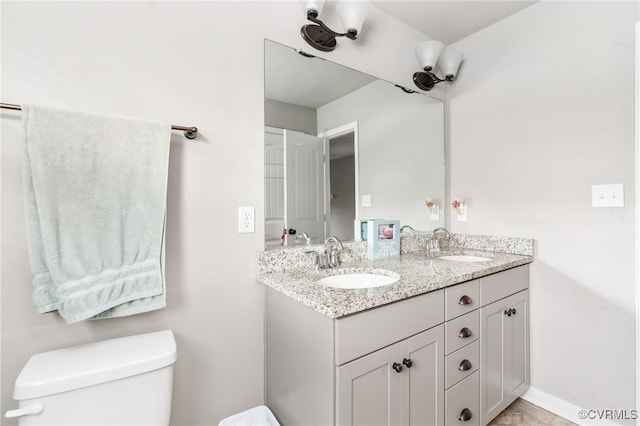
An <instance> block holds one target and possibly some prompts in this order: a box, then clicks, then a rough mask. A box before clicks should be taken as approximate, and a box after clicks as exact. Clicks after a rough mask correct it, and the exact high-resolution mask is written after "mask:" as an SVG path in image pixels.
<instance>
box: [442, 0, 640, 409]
mask: <svg viewBox="0 0 640 426" xmlns="http://www.w3.org/2000/svg"><path fill="white" fill-rule="evenodd" d="M639 17H640V13H639V11H638V3H637V2H612V1H609V2H549V1H543V2H541V3H538V4H536V5H534V6H532V7H529V8H527V9H525V10H524V11H522V12H520V13H518V14H516V15H514V16H512V17H510V18H508V19H505V20H504V21H501V22H499V23H497V24H496V25H493V26H491V27H489V28H487V29H485V30H483V31H480V32H478V33H476V34H474V35H472V36H470V37H468V38H466V39H464V40H462V41H460V42H458V43H455V44H454V45H452V46H451V47H453V48H456V49H460V50H462V51H463V52H464V53H465V56H466V58H465V62H464V64H463V67H462V69H461V72H460V74H459V76H458V79H457V82H456V83H455V84H453V85H452V86H451V88H450V90H449V92H448V94H449V99H450V101H451V102H450V114H451V115H450V120H451V121H450V125H451V133H450V166H451V167H450V191H451V192H450V193H451V194H452V195H455V194H459V195H461V196H464V197H465V199H466V200H467V201H468V208H469V210H468V218H469V219H468V222H456V220H455V218H454V217H453V215H451V216H450V218H451V228H452V229H453V230H454V231H455V232H470V233H483V234H499V235H513V236H523V237H532V238H534V239H535V240H536V242H537V244H536V259H535V262H534V263H533V264H532V266H531V376H532V380H531V384H532V386H533V387H535V388H537V389H539V390H541V391H543V392H546V393H549V394H551V395H553V396H556V397H558V398H561V399H562V400H564V401H566V402H570V403H572V404H575V405H577V406H580V407H583V408H593V409H596V408H610V409H631V408H633V407H634V404H635V399H634V394H635V391H634V389H635V387H634V379H635V363H634V362H635V361H634V359H635V358H634V350H635V339H634V336H635V329H634V313H635V289H634V287H635V286H634V262H635V261H636V259H635V256H634V213H635V210H634V203H635V199H634V194H635V191H634V23H635V21H637V20H638V19H639ZM607 183H623V184H624V185H625V207H624V208H592V207H591V185H592V184H607ZM449 210H451V209H449ZM574 414H575V413H574Z"/></svg>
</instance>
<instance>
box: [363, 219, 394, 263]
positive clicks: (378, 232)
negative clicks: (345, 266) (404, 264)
mask: <svg viewBox="0 0 640 426" xmlns="http://www.w3.org/2000/svg"><path fill="white" fill-rule="evenodd" d="M366 235H367V238H366V240H367V257H368V258H369V259H383V258H386V257H398V256H400V221H399V220H368V221H367V226H366Z"/></svg>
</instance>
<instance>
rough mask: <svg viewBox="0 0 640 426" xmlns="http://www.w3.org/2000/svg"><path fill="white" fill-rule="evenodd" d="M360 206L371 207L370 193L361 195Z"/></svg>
mask: <svg viewBox="0 0 640 426" xmlns="http://www.w3.org/2000/svg"><path fill="white" fill-rule="evenodd" d="M362 207H371V195H363V196H362Z"/></svg>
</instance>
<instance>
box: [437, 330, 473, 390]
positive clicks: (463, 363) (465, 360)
mask: <svg viewBox="0 0 640 426" xmlns="http://www.w3.org/2000/svg"><path fill="white" fill-rule="evenodd" d="M478 367H480V340H476V341H475V342H473V343H471V344H470V345H467V346H465V347H464V348H462V349H458V350H457V351H455V352H454V353H452V354H451V355H447V356H446V357H445V360H444V386H445V389H449V388H450V387H451V386H453V385H455V384H456V383H458V382H459V381H460V380H462V379H464V378H465V377H468V376H470V375H471V374H473V373H474V372H476V371H477V370H478Z"/></svg>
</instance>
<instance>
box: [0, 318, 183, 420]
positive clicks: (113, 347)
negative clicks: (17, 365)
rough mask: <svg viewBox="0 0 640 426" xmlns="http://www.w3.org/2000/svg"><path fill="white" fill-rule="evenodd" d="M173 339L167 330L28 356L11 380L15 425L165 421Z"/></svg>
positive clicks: (169, 398) (166, 417)
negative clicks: (27, 359) (14, 380)
mask: <svg viewBox="0 0 640 426" xmlns="http://www.w3.org/2000/svg"><path fill="white" fill-rule="evenodd" d="M176 357H177V355H176V342H175V340H174V337H173V333H172V332H171V331H170V330H165V331H158V332H155V333H147V334H140V335H136V336H128V337H122V338H118V339H111V340H105V341H101V342H95V343H89V344H86V345H81V346H75V347H70V348H65V349H60V350H57V351H52V352H44V353H40V354H36V355H33V356H32V357H31V358H30V359H29V361H27V364H26V365H25V366H24V368H23V369H22V371H21V372H20V375H19V376H18V378H17V379H16V382H15V387H14V392H13V398H14V399H15V400H17V401H18V403H19V408H18V409H17V410H12V411H9V412H7V414H6V417H19V425H20V426H35V425H69V426H71V425H85V426H88V425H145V426H148V425H168V424H169V418H170V416H171V394H172V385H173V364H174V362H175V360H176Z"/></svg>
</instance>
